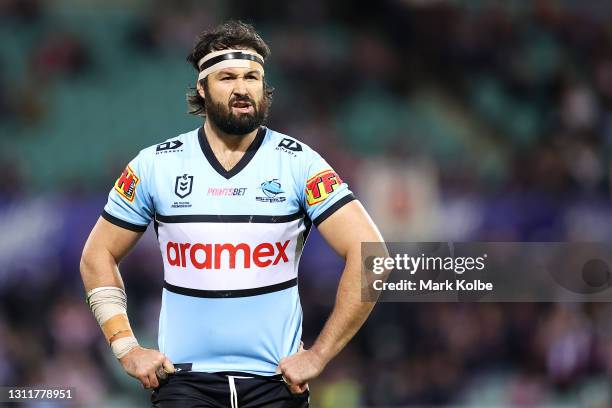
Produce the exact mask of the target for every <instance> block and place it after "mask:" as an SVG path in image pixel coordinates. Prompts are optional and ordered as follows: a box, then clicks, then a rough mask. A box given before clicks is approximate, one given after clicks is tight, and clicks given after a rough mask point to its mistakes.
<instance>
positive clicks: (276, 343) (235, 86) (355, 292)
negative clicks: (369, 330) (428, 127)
mask: <svg viewBox="0 0 612 408" xmlns="http://www.w3.org/2000/svg"><path fill="white" fill-rule="evenodd" d="M269 54H270V50H269V48H268V46H267V45H266V43H265V42H264V41H263V40H262V38H261V37H260V36H259V35H258V34H257V33H256V32H255V30H254V29H253V27H252V26H250V25H247V24H244V23H241V22H236V21H230V22H227V23H225V24H223V25H220V26H219V27H216V28H214V29H212V30H210V31H207V32H204V33H202V34H201V35H200V36H199V38H198V40H197V42H196V44H195V47H194V49H193V50H192V52H191V54H190V55H189V56H188V61H189V62H190V63H191V64H192V65H193V66H194V68H195V69H196V70H197V73H198V76H197V80H196V88H195V90H194V92H193V93H192V94H190V95H189V97H188V100H189V105H190V108H191V113H193V114H197V115H201V116H204V117H205V121H204V124H203V126H202V127H199V128H198V129H195V130H193V131H190V132H188V133H184V134H181V135H179V136H176V137H173V138H170V139H168V140H166V141H164V142H162V143H159V144H157V145H153V146H151V147H148V148H146V149H144V150H142V151H141V152H140V153H139V154H138V155H137V156H136V158H134V159H133V160H132V161H131V162H130V163H129V164H128V165H127V167H126V168H125V170H124V171H123V173H122V174H121V175H120V177H119V178H118V180H117V181H116V183H115V185H114V186H113V188H112V189H111V191H110V194H109V198H108V202H107V204H106V206H105V207H104V210H103V212H102V216H101V217H100V219H99V220H98V221H97V223H96V225H95V226H94V228H93V230H92V231H91V234H90V236H89V238H88V240H87V243H86V244H85V247H84V250H83V255H82V259H81V275H82V278H83V282H84V286H85V290H86V291H87V299H88V304H89V306H90V308H91V310H92V312H93V314H94V316H95V318H96V320H97V321H98V323H99V324H100V326H101V328H102V331H103V333H104V336H105V338H106V340H107V341H108V343H109V344H110V347H111V349H112V351H113V353H114V354H115V356H116V357H117V359H119V361H120V363H121V365H122V366H123V368H124V369H125V371H126V372H127V373H128V374H129V375H131V376H133V377H135V378H137V379H138V380H139V381H140V382H141V383H142V385H143V386H144V387H145V388H149V389H153V393H152V396H151V401H152V404H153V406H154V407H223V406H230V407H281V406H282V407H306V406H308V403H309V402H308V401H309V390H308V381H309V380H312V379H313V378H315V377H317V376H318V375H319V374H320V373H321V372H322V370H323V369H324V368H325V366H326V365H327V364H328V363H329V361H330V360H331V359H332V358H333V357H334V356H336V355H337V354H338V353H339V352H340V350H342V349H343V348H344V347H345V346H346V344H347V343H348V341H349V340H350V339H351V338H352V337H353V336H354V335H355V333H356V332H357V331H358V329H359V328H360V327H361V325H362V324H363V322H364V321H365V319H366V318H367V316H368V314H369V313H370V311H371V309H372V307H373V303H371V302H370V303H368V302H362V301H361V299H360V294H361V279H360V263H361V261H360V246H361V242H363V241H369V242H372V241H375V242H382V238H381V235H380V233H379V232H378V230H377V229H376V227H375V225H374V224H373V222H372V221H371V219H370V218H369V216H368V215H367V213H366V211H365V210H364V208H363V207H362V205H361V204H360V203H359V202H358V201H357V200H355V198H354V196H353V194H352V193H351V191H350V190H349V188H348V185H347V183H346V182H344V181H343V180H342V179H341V177H340V176H339V175H338V174H337V173H336V172H335V171H334V170H333V169H332V168H331V167H330V166H329V164H327V163H326V162H325V160H324V159H323V158H321V156H320V155H319V154H317V153H316V152H315V151H313V150H312V149H311V148H310V147H308V146H307V145H305V144H304V143H302V142H300V141H298V140H296V139H295V138H293V137H290V136H287V135H284V134H281V133H279V132H276V131H274V130H272V129H269V128H267V127H265V126H264V125H263V124H264V122H265V120H266V116H267V113H268V109H269V106H270V103H271V100H272V91H271V89H270V88H269V87H268V85H267V83H266V81H265V75H264V62H265V60H266V59H267V57H268V56H269ZM151 221H152V222H153V224H154V228H155V232H156V234H157V238H158V241H159V246H160V250H161V254H162V258H163V263H164V289H163V292H162V306H161V311H160V317H159V338H158V343H159V344H158V346H159V350H153V349H147V348H144V347H141V346H140V345H139V344H138V341H137V340H136V337H135V335H134V333H133V332H132V329H131V328H130V323H129V319H128V315H127V300H126V294H125V291H124V286H123V282H122V279H121V275H120V273H119V269H118V265H119V262H120V261H121V259H122V258H123V257H124V256H125V255H126V254H127V253H128V251H129V250H130V249H131V248H132V247H133V246H134V245H135V244H136V242H137V241H138V239H139V238H140V236H141V235H142V233H143V232H144V231H145V230H146V228H147V226H148V224H149V223H150V222H151ZM313 224H314V225H315V226H316V227H317V228H318V229H319V231H320V233H321V235H322V236H323V237H324V239H325V240H326V241H327V242H328V243H329V245H330V246H331V247H332V248H333V249H334V250H335V251H336V252H337V253H338V254H339V255H340V256H342V257H343V258H344V259H345V261H346V263H345V267H344V270H343V273H342V276H341V279H340V283H339V287H338V291H337V295H336V301H335V305H334V308H333V310H332V313H331V315H330V316H329V319H328V320H327V322H326V323H325V325H324V327H323V328H322V330H321V332H320V334H319V335H318V337H317V338H316V341H315V342H314V344H312V346H311V347H310V348H308V349H306V348H304V347H303V345H302V342H301V334H302V327H301V326H302V310H301V306H300V299H299V295H298V288H297V272H298V262H299V259H300V255H301V253H302V249H303V246H304V243H305V241H306V238H307V236H308V233H309V231H310V228H311V226H312V225H313Z"/></svg>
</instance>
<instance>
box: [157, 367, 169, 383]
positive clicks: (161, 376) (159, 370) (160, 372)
mask: <svg viewBox="0 0 612 408" xmlns="http://www.w3.org/2000/svg"><path fill="white" fill-rule="evenodd" d="M155 375H156V376H157V378H159V379H160V380H165V379H166V378H168V373H167V372H166V369H165V368H164V367H163V366H159V367H157V370H155Z"/></svg>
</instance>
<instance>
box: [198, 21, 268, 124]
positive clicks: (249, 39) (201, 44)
mask: <svg viewBox="0 0 612 408" xmlns="http://www.w3.org/2000/svg"><path fill="white" fill-rule="evenodd" d="M230 48H237V49H252V50H255V51H256V52H257V53H258V54H259V55H261V56H262V57H263V58H264V60H266V59H267V58H268V56H269V55H270V48H269V47H268V44H266V42H265V41H264V40H263V39H262V38H261V37H260V36H259V34H257V32H256V31H255V28H254V27H253V26H252V25H250V24H246V23H243V22H242V21H235V20H230V21H228V22H226V23H223V24H221V25H219V26H217V27H215V28H213V29H212V30H207V31H204V32H202V33H201V34H200V35H199V36H198V38H197V40H196V43H195V45H194V47H193V50H192V51H191V53H190V54H189V55H188V56H187V62H189V63H190V64H191V65H192V66H193V68H194V69H195V70H196V71H197V72H200V69H199V67H198V61H199V60H200V59H202V57H204V56H205V55H206V54H208V53H210V52H213V51H219V50H226V49H230ZM207 79H208V78H204V79H202V80H201V81H200V83H201V84H202V86H203V87H204V89H205V90H206V91H208V81H207ZM273 93H274V88H271V87H270V86H269V85H268V83H267V82H266V80H265V78H264V97H265V98H266V99H267V102H268V106H270V105H271V104H272V95H273ZM187 104H188V105H189V113H190V114H192V115H197V116H205V112H206V101H205V100H204V98H202V97H201V96H200V94H199V93H198V90H197V88H190V92H189V93H187Z"/></svg>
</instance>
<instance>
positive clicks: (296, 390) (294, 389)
mask: <svg viewBox="0 0 612 408" xmlns="http://www.w3.org/2000/svg"><path fill="white" fill-rule="evenodd" d="M307 389H308V388H307V386H306V384H301V385H298V384H292V385H290V386H289V392H291V393H292V394H301V393H303V392H305V391H306V390H307Z"/></svg>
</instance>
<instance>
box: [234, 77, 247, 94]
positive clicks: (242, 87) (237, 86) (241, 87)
mask: <svg viewBox="0 0 612 408" xmlns="http://www.w3.org/2000/svg"><path fill="white" fill-rule="evenodd" d="M233 92H234V94H235V95H240V96H244V95H246V94H247V93H248V91H247V87H246V83H245V81H244V79H243V78H237V79H236V81H234V90H233Z"/></svg>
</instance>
